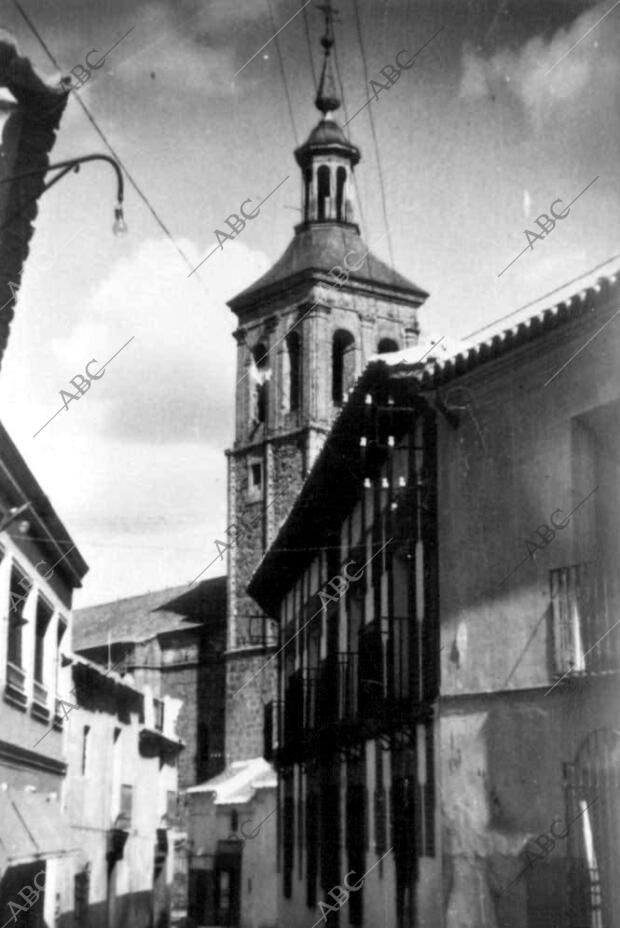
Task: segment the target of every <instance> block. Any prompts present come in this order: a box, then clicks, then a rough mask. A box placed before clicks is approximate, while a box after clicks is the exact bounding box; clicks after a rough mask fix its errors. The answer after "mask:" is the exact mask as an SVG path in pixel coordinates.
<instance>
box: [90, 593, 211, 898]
mask: <svg viewBox="0 0 620 928" xmlns="http://www.w3.org/2000/svg"><path fill="white" fill-rule="evenodd" d="M74 646H75V650H76V651H77V652H79V653H80V654H82V655H84V656H85V657H86V658H88V659H89V660H92V661H96V662H97V663H99V664H100V665H102V666H106V665H107V664H108V663H109V664H111V665H112V666H115V667H118V668H119V670H120V669H122V670H123V671H127V672H129V673H131V674H132V678H133V679H134V680H135V681H136V684H137V685H138V686H140V687H143V686H144V687H147V686H148V687H149V688H150V691H151V692H152V693H153V695H154V697H155V699H156V700H157V701H158V705H159V704H163V703H162V702H161V701H162V700H163V699H165V698H166V697H171V698H173V699H177V700H179V701H180V702H181V708H180V711H179V714H178V719H177V722H176V731H177V733H178V735H179V737H180V738H181V739H182V741H183V744H184V750H183V751H182V752H181V753H180V754H179V756H178V759H177V765H178V789H179V795H178V808H177V813H176V814H177V818H176V824H177V828H176V830H175V834H174V841H175V848H174V851H175V853H174V866H175V874H174V893H173V905H172V908H173V911H174V912H183V911H186V910H187V904H188V880H189V871H190V869H191V857H190V854H189V848H188V843H187V842H188V828H189V823H190V822H189V811H188V809H187V807H186V790H187V789H188V788H189V787H191V786H194V785H195V784H197V783H202V782H204V781H205V780H207V779H210V778H211V777H213V776H215V775H217V774H218V773H219V772H220V771H221V770H222V769H223V768H224V766H225V762H226V760H225V756H224V726H225V707H226V693H225V685H226V673H225V664H224V652H225V649H226V578H225V577H217V578H215V579H213V580H203V581H201V582H198V583H196V584H194V585H192V586H191V587H190V586H188V585H187V584H186V585H185V586H180V587H174V588H171V589H167V590H161V591H158V592H156V593H146V594H144V595H142V596H132V597H129V598H127V599H121V600H117V601H115V602H111V603H103V604H101V605H97V606H91V607H89V608H87V609H80V610H78V611H77V612H76V613H75V634H74Z"/></svg>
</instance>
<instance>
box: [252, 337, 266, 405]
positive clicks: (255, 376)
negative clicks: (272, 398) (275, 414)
mask: <svg viewBox="0 0 620 928" xmlns="http://www.w3.org/2000/svg"><path fill="white" fill-rule="evenodd" d="M252 361H253V364H252V368H251V378H250V379H251V390H252V393H251V398H250V399H251V403H250V406H251V408H250V418H251V420H252V421H253V422H255V423H261V422H264V421H265V420H266V418H267V381H268V380H269V373H270V372H269V360H268V349H267V348H266V347H265V345H263V344H262V342H261V343H259V344H258V345H256V346H255V347H254V348H253V349H252Z"/></svg>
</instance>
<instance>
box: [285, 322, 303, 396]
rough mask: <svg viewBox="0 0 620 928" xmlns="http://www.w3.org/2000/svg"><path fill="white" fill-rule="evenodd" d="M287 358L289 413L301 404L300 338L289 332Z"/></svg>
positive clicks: (295, 333)
mask: <svg viewBox="0 0 620 928" xmlns="http://www.w3.org/2000/svg"><path fill="white" fill-rule="evenodd" d="M286 354H287V358H288V384H287V385H286V386H288V408H289V412H295V411H296V410H297V409H299V406H300V403H301V336H300V334H299V332H291V334H290V335H288V336H287V338H286Z"/></svg>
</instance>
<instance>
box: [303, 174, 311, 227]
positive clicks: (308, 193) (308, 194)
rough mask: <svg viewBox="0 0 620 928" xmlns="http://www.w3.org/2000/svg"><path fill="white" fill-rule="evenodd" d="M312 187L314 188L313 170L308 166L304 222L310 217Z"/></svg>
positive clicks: (305, 179) (305, 182) (305, 184)
mask: <svg viewBox="0 0 620 928" xmlns="http://www.w3.org/2000/svg"><path fill="white" fill-rule="evenodd" d="M311 189H312V170H311V169H310V168H306V170H305V171H304V222H308V219H309V218H310V203H311V198H312V194H311Z"/></svg>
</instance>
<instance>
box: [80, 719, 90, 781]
mask: <svg viewBox="0 0 620 928" xmlns="http://www.w3.org/2000/svg"><path fill="white" fill-rule="evenodd" d="M89 737H90V725H84V727H83V729H82V776H83V777H85V776H86V772H87V770H88V753H89V744H88V741H89Z"/></svg>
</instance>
